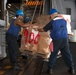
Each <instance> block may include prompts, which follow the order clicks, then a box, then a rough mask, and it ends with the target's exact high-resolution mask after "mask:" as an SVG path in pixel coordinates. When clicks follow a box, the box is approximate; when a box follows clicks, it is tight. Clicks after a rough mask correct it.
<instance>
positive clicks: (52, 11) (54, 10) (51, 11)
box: [49, 8, 58, 15]
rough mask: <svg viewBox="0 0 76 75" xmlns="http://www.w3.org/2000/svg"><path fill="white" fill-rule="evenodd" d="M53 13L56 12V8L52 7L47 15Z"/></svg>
mask: <svg viewBox="0 0 76 75" xmlns="http://www.w3.org/2000/svg"><path fill="white" fill-rule="evenodd" d="M54 13H58V11H57V10H56V9H54V8H52V9H51V10H50V12H49V15H52V14H54Z"/></svg>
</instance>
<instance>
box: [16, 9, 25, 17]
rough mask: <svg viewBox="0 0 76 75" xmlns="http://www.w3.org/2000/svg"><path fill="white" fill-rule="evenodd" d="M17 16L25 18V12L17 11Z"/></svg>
mask: <svg viewBox="0 0 76 75" xmlns="http://www.w3.org/2000/svg"><path fill="white" fill-rule="evenodd" d="M16 15H20V16H24V13H23V11H22V10H21V9H20V10H17V11H16Z"/></svg>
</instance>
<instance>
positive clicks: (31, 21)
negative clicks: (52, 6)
mask: <svg viewBox="0 0 76 75" xmlns="http://www.w3.org/2000/svg"><path fill="white" fill-rule="evenodd" d="M37 6H38V1H37V4H36V6H35V10H34V13H33V16H32V19H31V23H32V22H33V20H34V16H35V13H36V9H37Z"/></svg>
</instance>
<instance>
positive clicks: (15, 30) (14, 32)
mask: <svg viewBox="0 0 76 75" xmlns="http://www.w3.org/2000/svg"><path fill="white" fill-rule="evenodd" d="M15 20H16V19H13V20H12V23H11V25H10V27H9V29H8V31H7V33H9V34H11V35H14V36H16V37H18V35H19V31H20V29H21V27H20V26H16V25H14V21H15Z"/></svg>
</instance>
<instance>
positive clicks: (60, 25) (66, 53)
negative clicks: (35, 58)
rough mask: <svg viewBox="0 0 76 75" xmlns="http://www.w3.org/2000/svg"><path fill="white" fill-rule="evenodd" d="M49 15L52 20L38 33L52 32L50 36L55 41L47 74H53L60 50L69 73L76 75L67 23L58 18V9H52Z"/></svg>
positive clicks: (39, 29)
mask: <svg viewBox="0 0 76 75" xmlns="http://www.w3.org/2000/svg"><path fill="white" fill-rule="evenodd" d="M49 15H50V17H51V19H52V20H51V21H50V22H49V23H48V24H47V25H46V26H45V27H44V28H38V31H45V32H47V31H48V30H50V36H51V38H52V40H53V46H54V51H53V52H51V55H50V58H49V64H48V70H47V72H48V73H49V74H50V75H52V74H53V72H52V69H53V67H54V65H55V62H56V59H57V54H58V52H59V50H60V51H61V54H62V57H63V59H64V61H65V64H66V65H67V67H68V72H69V73H70V74H75V70H74V62H73V59H72V55H71V53H70V50H69V43H68V33H67V27H66V25H67V22H66V21H65V20H64V19H62V18H60V17H58V11H57V10H56V9H51V10H50V12H49ZM35 28H36V27H35Z"/></svg>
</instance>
